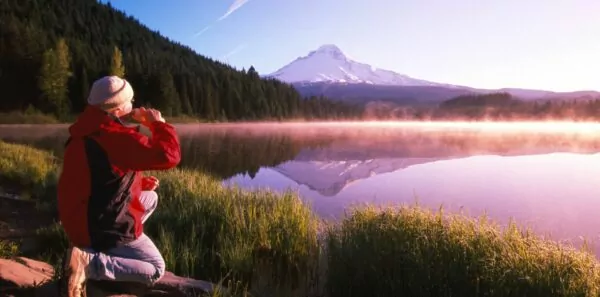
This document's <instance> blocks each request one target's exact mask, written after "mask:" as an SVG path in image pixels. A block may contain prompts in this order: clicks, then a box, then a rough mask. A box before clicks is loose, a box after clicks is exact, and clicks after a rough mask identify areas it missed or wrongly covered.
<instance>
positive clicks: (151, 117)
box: [146, 108, 165, 123]
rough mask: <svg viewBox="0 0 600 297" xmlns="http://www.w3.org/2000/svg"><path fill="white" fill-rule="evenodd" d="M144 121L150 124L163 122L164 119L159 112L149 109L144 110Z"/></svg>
mask: <svg viewBox="0 0 600 297" xmlns="http://www.w3.org/2000/svg"><path fill="white" fill-rule="evenodd" d="M146 120H147V121H148V122H150V123H152V122H163V123H164V122H165V119H164V118H163V117H162V114H161V113H160V111H158V110H156V109H153V108H150V109H146Z"/></svg>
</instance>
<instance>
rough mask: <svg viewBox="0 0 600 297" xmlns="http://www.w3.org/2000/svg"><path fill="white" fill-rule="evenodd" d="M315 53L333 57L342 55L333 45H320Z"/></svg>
mask: <svg viewBox="0 0 600 297" xmlns="http://www.w3.org/2000/svg"><path fill="white" fill-rule="evenodd" d="M314 52H317V53H323V54H334V55H342V56H343V55H344V53H343V52H342V50H341V49H340V48H339V47H338V46H337V45H335V44H324V45H321V46H320V47H319V48H318V49H317V50H316V51H314Z"/></svg>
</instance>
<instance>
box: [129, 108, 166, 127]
mask: <svg viewBox="0 0 600 297" xmlns="http://www.w3.org/2000/svg"><path fill="white" fill-rule="evenodd" d="M131 118H132V119H134V120H136V121H138V122H139V123H140V124H142V125H144V126H150V124H152V123H153V122H157V121H158V122H163V123H164V122H165V119H164V118H163V117H162V115H161V113H160V111H158V110H156V109H152V108H148V109H146V108H144V107H140V108H136V109H134V110H133V111H132V113H131Z"/></svg>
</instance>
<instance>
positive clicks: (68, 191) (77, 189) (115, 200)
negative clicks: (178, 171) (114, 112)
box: [58, 106, 181, 251]
mask: <svg viewBox="0 0 600 297" xmlns="http://www.w3.org/2000/svg"><path fill="white" fill-rule="evenodd" d="M150 130H151V131H152V137H151V138H148V137H146V136H144V135H143V134H141V133H139V132H138V131H137V129H135V128H128V127H126V126H124V125H123V124H122V123H121V122H120V121H119V120H116V119H114V118H112V117H111V116H109V115H108V114H107V113H105V112H104V111H102V110H100V109H99V108H96V107H93V106H88V107H87V108H86V109H85V110H84V112H83V113H82V114H81V115H80V116H79V118H78V119H77V121H76V122H75V123H74V124H73V125H71V126H70V127H69V133H70V137H69V140H68V141H67V144H66V148H65V155H64V163H63V168H62V172H61V175H60V179H59V182H58V212H59V218H60V221H61V224H62V226H63V228H64V230H65V232H66V233H67V236H68V237H69V240H70V241H71V242H72V243H73V245H75V246H79V247H91V248H93V249H95V250H97V251H103V250H107V249H110V248H112V247H116V246H119V245H121V244H123V243H127V242H130V241H132V240H134V239H136V238H138V237H139V236H140V235H141V234H142V230H143V228H142V222H141V217H142V214H143V213H144V211H145V210H144V207H143V205H142V204H141V203H140V201H139V197H140V193H141V189H142V176H141V173H140V171H145V170H161V169H169V168H173V167H175V166H177V164H179V162H180V160H181V149H180V145H179V139H178V137H177V134H176V132H175V128H174V127H173V126H171V125H169V124H166V123H162V122H154V123H152V124H151V125H150Z"/></svg>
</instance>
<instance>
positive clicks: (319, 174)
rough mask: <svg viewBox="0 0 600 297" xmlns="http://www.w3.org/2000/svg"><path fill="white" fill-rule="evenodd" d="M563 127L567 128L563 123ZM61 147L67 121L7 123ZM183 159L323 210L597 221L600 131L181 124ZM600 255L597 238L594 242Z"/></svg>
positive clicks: (569, 230)
mask: <svg viewBox="0 0 600 297" xmlns="http://www.w3.org/2000/svg"><path fill="white" fill-rule="evenodd" d="M559 127H560V126H559ZM0 130H1V132H0V138H2V139H5V140H10V141H14V142H24V143H30V144H32V145H35V146H37V147H41V148H44V149H50V150H53V151H54V152H55V153H56V154H57V155H59V156H62V145H63V143H64V139H66V133H65V132H66V130H65V127H55V126H50V127H48V128H44V129H40V128H39V127H29V128H27V127H18V128H17V127H13V128H10V129H5V127H2V129H0ZM178 131H179V133H180V135H181V143H182V150H183V159H182V163H181V167H185V168H193V169H200V170H204V171H207V172H210V173H211V174H213V175H215V176H216V177H218V178H221V179H223V180H224V184H226V185H234V184H235V185H240V186H242V187H247V188H257V187H261V188H270V189H273V190H276V191H284V190H287V189H292V190H294V191H297V192H298V193H299V194H300V195H301V196H302V197H303V199H304V200H305V201H307V202H308V203H310V205H311V207H312V208H313V209H314V210H315V211H316V212H317V214H319V215H320V216H321V217H324V218H332V219H336V218H338V217H339V216H340V215H341V214H343V212H344V210H346V209H348V208H349V207H352V206H359V205H360V204H362V203H371V204H377V205H387V204H397V203H408V204H412V203H415V202H416V201H418V203H419V204H421V205H423V206H427V207H431V208H439V207H440V206H443V207H444V208H445V209H446V210H448V211H462V212H465V213H467V214H470V215H480V214H483V213H487V215H488V216H489V217H491V218H492V219H494V220H496V221H499V222H501V223H506V222H507V221H508V220H509V218H512V219H514V220H516V221H517V222H519V223H520V224H528V225H530V226H531V228H532V229H533V230H535V231H537V232H539V233H541V234H549V235H551V237H552V238H554V239H559V240H574V242H575V243H580V239H579V236H584V237H586V238H588V239H590V240H592V241H595V240H596V239H598V238H597V237H598V235H600V234H599V233H598V230H600V217H599V216H597V211H598V209H600V191H599V189H597V187H598V185H599V184H600V183H599V182H600V155H599V154H597V152H598V151H599V150H600V133H598V131H596V130H590V129H580V130H577V129H562V130H561V129H557V130H544V131H536V130H535V129H529V130H528V131H519V130H515V129H504V130H502V129H491V130H490V129H488V130H486V129H465V128H457V127H454V128H451V129H450V128H440V127H417V128H415V127H401V126H400V127H398V126H354V127H345V128H340V127H336V126H334V125H283V124H282V125H260V124H257V125H201V126H198V125H183V126H178ZM595 250H596V251H597V252H598V254H599V255H600V244H599V247H598V248H597V249H595Z"/></svg>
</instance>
